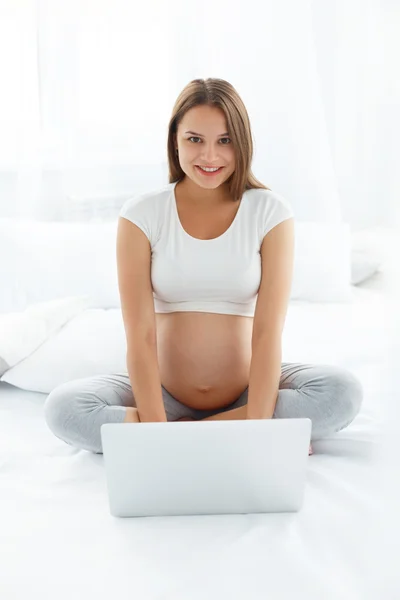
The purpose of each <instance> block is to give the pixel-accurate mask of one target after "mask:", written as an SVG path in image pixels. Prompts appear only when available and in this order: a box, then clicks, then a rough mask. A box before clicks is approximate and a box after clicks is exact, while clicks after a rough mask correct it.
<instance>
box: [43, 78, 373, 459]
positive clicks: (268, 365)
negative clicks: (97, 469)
mask: <svg viewBox="0 0 400 600" xmlns="http://www.w3.org/2000/svg"><path fill="white" fill-rule="evenodd" d="M168 131H169V133H168V161H169V183H168V184H167V185H166V186H164V187H163V188H161V189H157V190H153V191H149V192H146V193H143V194H141V195H139V196H135V197H133V198H131V199H129V200H128V201H126V202H125V204H124V205H123V207H122V209H121V212H120V216H119V223H118V233H117V264H118V284H119V292H120V298H121V310H122V316H123V321H124V327H125V333H126V341H127V355H126V359H127V362H126V367H127V368H126V372H121V373H113V374H110V375H100V376H94V377H87V378H82V379H76V380H73V381H69V382H66V383H64V384H61V385H59V386H57V387H56V388H55V389H54V390H53V391H52V392H51V393H50V394H49V396H48V397H47V399H46V403H45V416H46V421H47V423H48V426H49V427H50V429H51V430H52V431H53V433H54V434H55V435H56V436H57V437H59V438H60V439H62V440H64V441H65V442H66V443H68V444H71V445H73V446H76V447H78V448H83V449H86V450H89V451H91V452H95V453H102V446H101V436H100V428H101V425H102V424H103V423H126V422H132V423H138V426H140V425H139V424H140V422H150V421H178V420H191V419H194V420H202V419H204V420H215V419H271V418H290V417H297V418H298V417H308V418H310V419H311V421H312V434H311V440H315V439H319V438H323V437H325V436H329V435H332V434H333V433H334V432H337V431H339V430H341V429H343V428H345V427H346V426H347V425H349V424H350V423H351V422H352V421H353V419H354V418H355V416H356V415H357V414H358V412H359V410H360V406H361V403H362V398H363V388H362V385H361V383H360V381H359V380H358V379H357V378H356V377H355V376H354V375H353V374H352V373H351V372H350V371H348V370H346V369H344V368H342V367H337V366H333V365H325V364H305V363H285V362H282V351H281V338H282V332H283V327H284V323H285V318H286V312H287V306H288V302H289V297H290V290H291V284H292V273H293V262H294V214H293V210H292V208H291V206H290V204H289V202H288V201H287V200H286V199H285V198H284V197H282V196H281V195H280V194H278V193H276V192H274V191H272V190H270V189H269V188H268V187H266V186H265V185H263V184H262V183H261V182H260V181H258V180H257V179H256V178H255V176H254V175H253V173H252V171H251V162H252V156H253V144H252V134H251V128H250V123H249V117H248V114H247V111H246V108H245V106H244V104H243V102H242V100H241V99H240V97H239V95H238V94H237V92H236V90H235V89H234V88H233V87H232V85H231V84H229V83H228V82H226V81H224V80H222V79H206V80H203V79H196V80H194V81H191V82H190V83H189V84H188V85H187V86H186V87H185V88H184V89H183V91H182V92H181V94H180V95H179V97H178V99H177V100H176V102H175V105H174V107H173V112H172V116H171V119H170V122H169V130H168ZM311 451H312V448H311V446H310V452H311Z"/></svg>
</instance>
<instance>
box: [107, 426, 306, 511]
mask: <svg viewBox="0 0 400 600" xmlns="http://www.w3.org/2000/svg"><path fill="white" fill-rule="evenodd" d="M311 425H312V424H311V419H308V418H290V419H245V420H237V419H236V420H221V421H204V420H200V421H169V422H167V423H105V424H103V425H102V426H101V439H102V445H103V456H104V463H105V471H106V478H107V489H108V498H109V506H110V513H111V514H112V515H113V516H115V517H150V516H166V515H174V516H177V515H210V514H236V513H239V514H247V513H267V512H296V511H298V510H300V508H301V507H302V504H303V497H304V489H305V477H306V469H307V465H308V449H309V445H310V438H311Z"/></svg>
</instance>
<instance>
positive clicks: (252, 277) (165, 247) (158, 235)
mask: <svg viewBox="0 0 400 600" xmlns="http://www.w3.org/2000/svg"><path fill="white" fill-rule="evenodd" d="M176 185H177V182H174V183H170V184H168V185H166V186H165V187H163V188H161V189H158V190H156V191H152V192H147V193H144V194H141V195H139V196H135V197H132V198H129V199H128V200H127V201H126V202H125V203H124V204H123V206H122V208H121V210H120V213H119V215H120V216H121V217H124V218H125V219H128V220H129V221H131V222H132V223H134V224H135V225H137V226H138V227H140V229H141V230H142V231H143V232H144V234H145V235H146V236H147V238H148V240H149V242H150V246H151V283H152V287H153V298H154V310H155V312H156V313H169V312H177V311H196V312H209V313H220V314H228V315H242V316H246V317H254V311H255V306H256V301H257V294H258V290H259V287H260V282H261V254H260V248H261V244H262V241H263V238H264V236H265V235H266V234H267V233H268V232H269V231H270V230H271V229H272V228H273V227H275V226H276V225H278V223H281V222H282V221H284V220H286V219H289V218H291V217H294V213H293V210H292V208H291V206H290V204H289V202H288V201H287V200H286V199H285V198H283V197H282V196H281V195H280V194H277V193H276V192H272V191H271V190H266V189H251V190H246V191H245V192H244V194H243V196H242V198H241V201H240V205H239V208H238V211H237V213H236V216H235V219H234V221H233V222H232V224H231V226H230V227H229V229H227V231H225V233H223V234H222V235H220V236H219V237H217V238H214V239H211V240H200V239H197V238H194V237H192V236H191V235H189V234H188V233H187V232H186V231H185V230H184V229H183V226H182V224H181V222H180V219H179V215H178V210H177V206H176V199H175V186H176ZM135 284H137V285H140V282H132V285H135Z"/></svg>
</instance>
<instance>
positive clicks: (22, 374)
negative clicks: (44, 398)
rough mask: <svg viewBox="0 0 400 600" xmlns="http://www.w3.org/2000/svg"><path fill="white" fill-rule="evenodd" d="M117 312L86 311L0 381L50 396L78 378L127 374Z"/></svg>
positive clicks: (122, 334) (122, 337) (122, 328)
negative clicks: (53, 391) (49, 394)
mask: <svg viewBox="0 0 400 600" xmlns="http://www.w3.org/2000/svg"><path fill="white" fill-rule="evenodd" d="M126 350H127V347H126V336H125V329H124V324H123V319H122V312H121V309H111V310H103V309H93V308H91V309H86V310H84V311H83V312H81V313H79V314H77V315H76V316H75V318H73V319H71V320H70V321H68V323H66V324H65V325H64V327H62V328H61V329H59V330H58V331H57V334H56V335H53V336H51V337H49V339H47V340H46V341H45V342H44V343H43V344H42V345H41V346H40V347H38V348H37V350H36V351H35V352H34V353H33V354H31V355H30V356H28V357H27V358H26V359H25V360H22V361H21V362H19V363H18V364H17V365H16V366H15V367H14V368H12V369H10V370H9V371H7V372H6V373H5V374H4V375H3V376H2V377H1V378H0V380H1V381H6V382H7V383H10V384H12V385H15V386H17V387H19V388H22V389H24V390H31V391H34V392H43V393H50V392H51V390H52V389H53V388H55V387H56V386H57V385H59V384H61V383H64V382H66V381H71V380H72V379H78V378H80V377H90V376H93V375H104V374H109V373H118V372H125V373H126V372H127V366H126Z"/></svg>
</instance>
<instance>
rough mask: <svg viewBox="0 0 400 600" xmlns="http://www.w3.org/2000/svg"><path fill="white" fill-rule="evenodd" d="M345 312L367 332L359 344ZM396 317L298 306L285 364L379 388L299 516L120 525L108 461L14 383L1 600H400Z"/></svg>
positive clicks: (327, 446) (5, 397) (365, 293)
mask: <svg viewBox="0 0 400 600" xmlns="http://www.w3.org/2000/svg"><path fill="white" fill-rule="evenodd" d="M337 311H340V315H342V317H343V319H345V321H344V323H345V324H351V323H353V327H352V328H350V329H348V332H349V338H348V339H346V337H343V332H344V331H346V327H345V328H343V326H338V323H337V322H336V326H335V322H334V321H333V319H334V318H335V317H337V316H338V314H339V313H338V312H337ZM386 315H387V302H386V299H385V296H384V294H382V293H381V292H379V290H371V289H362V288H359V289H355V290H354V302H353V303H351V304H349V305H343V304H340V305H337V306H336V310H335V307H334V306H333V305H325V304H324V305H323V304H320V305H316V304H315V303H298V304H296V303H293V304H291V305H290V307H289V311H288V320H287V325H286V330H287V331H288V332H289V333H287V338H286V340H287V342H286V345H285V356H284V360H296V361H304V362H306V361H309V360H316V361H318V362H330V361H331V362H335V363H337V364H343V365H344V366H348V368H350V369H351V370H352V371H353V372H354V373H355V374H356V375H358V376H359V377H360V378H361V380H362V382H363V384H364V388H365V398H364V404H363V407H362V410H361V412H360V413H359V415H358V416H357V417H356V419H355V420H354V421H353V423H352V424H351V425H350V426H349V427H347V428H346V429H345V430H343V431H341V432H339V433H337V434H335V435H334V436H332V437H330V438H326V439H324V440H319V441H317V442H315V443H314V444H313V447H314V455H312V456H311V457H309V459H308V460H309V470H308V475H307V484H306V491H305V500H304V506H303V508H302V510H301V511H300V512H298V513H279V514H252V515H251V514H249V515H212V516H202V515H200V516H184V517H147V518H133V519H117V518H114V517H112V516H111V515H110V513H109V507H108V498H107V494H106V481H105V473H104V464H103V456H102V455H95V454H91V453H90V452H87V451H85V450H78V449H75V448H72V447H71V446H68V445H67V444H65V443H64V442H62V441H61V440H59V439H58V438H56V437H55V436H54V435H53V434H52V433H51V431H49V429H48V428H47V426H46V423H45V421H44V418H43V404H44V400H45V398H46V394H43V393H38V392H30V391H26V390H21V389H19V388H17V387H14V386H12V385H10V384H8V383H5V382H1V383H0V503H1V511H0V531H1V536H0V597H1V598H4V600H14V599H15V600H17V599H18V600H21V599H22V598H30V597H33V598H38V599H39V598H40V599H41V600H42V599H43V600H45V599H46V600H47V599H53V598H57V600H64V599H65V600H66V599H68V600H69V599H70V598H74V600H83V599H85V600H87V599H90V600H92V599H93V600H105V599H107V600H109V599H110V598H111V597H112V598H118V599H119V600H125V599H128V598H129V599H132V598H138V599H140V600H146V599H154V600H155V599H157V600H205V599H206V598H207V599H208V600H214V599H215V600H217V599H218V600H222V599H225V598H229V599H230V600H234V599H237V600H239V599H240V600H243V599H246V600H247V599H249V600H256V599H257V600H258V599H260V600H261V599H263V600H264V599H265V598H270V599H271V600H289V599H290V600H292V599H293V600H302V599H303V598H304V599H307V600H339V599H340V600H345V599H346V600H347V599H348V600H369V599H371V600H372V599H376V600H378V599H381V598H382V599H384V600H395V599H397V598H400V593H399V590H400V586H399V580H398V579H397V576H396V574H395V573H396V569H397V558H398V556H397V558H396V552H395V550H396V548H395V540H394V536H392V538H387V539H389V540H390V539H392V540H393V542H390V541H389V543H388V544H383V546H382V545H378V544H379V541H382V539H381V538H382V536H381V527H382V523H383V522H386V519H387V523H388V524H389V523H391V524H393V523H394V522H395V514H396V513H397V502H394V501H392V502H391V503H387V505H386V506H385V507H384V509H383V508H382V507H383V504H384V501H383V498H382V489H383V488H382V481H381V480H382V472H383V470H382V469H381V453H380V447H381V438H382V432H383V423H384V419H385V401H386V400H385V394H387V393H390V390H387V388H385V385H384V382H385V381H386V380H385V374H386V369H387V353H386V352H385V335H384V333H385V331H384V330H385V317H386ZM342 325H343V324H342ZM346 326H347V325H346ZM290 332H293V334H291V333H290ZM294 333H296V337H297V339H295V336H294ZM160 451H162V449H160ZM394 468H397V465H393V469H394ZM132 476H134V475H132ZM388 529H389V527H388Z"/></svg>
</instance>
